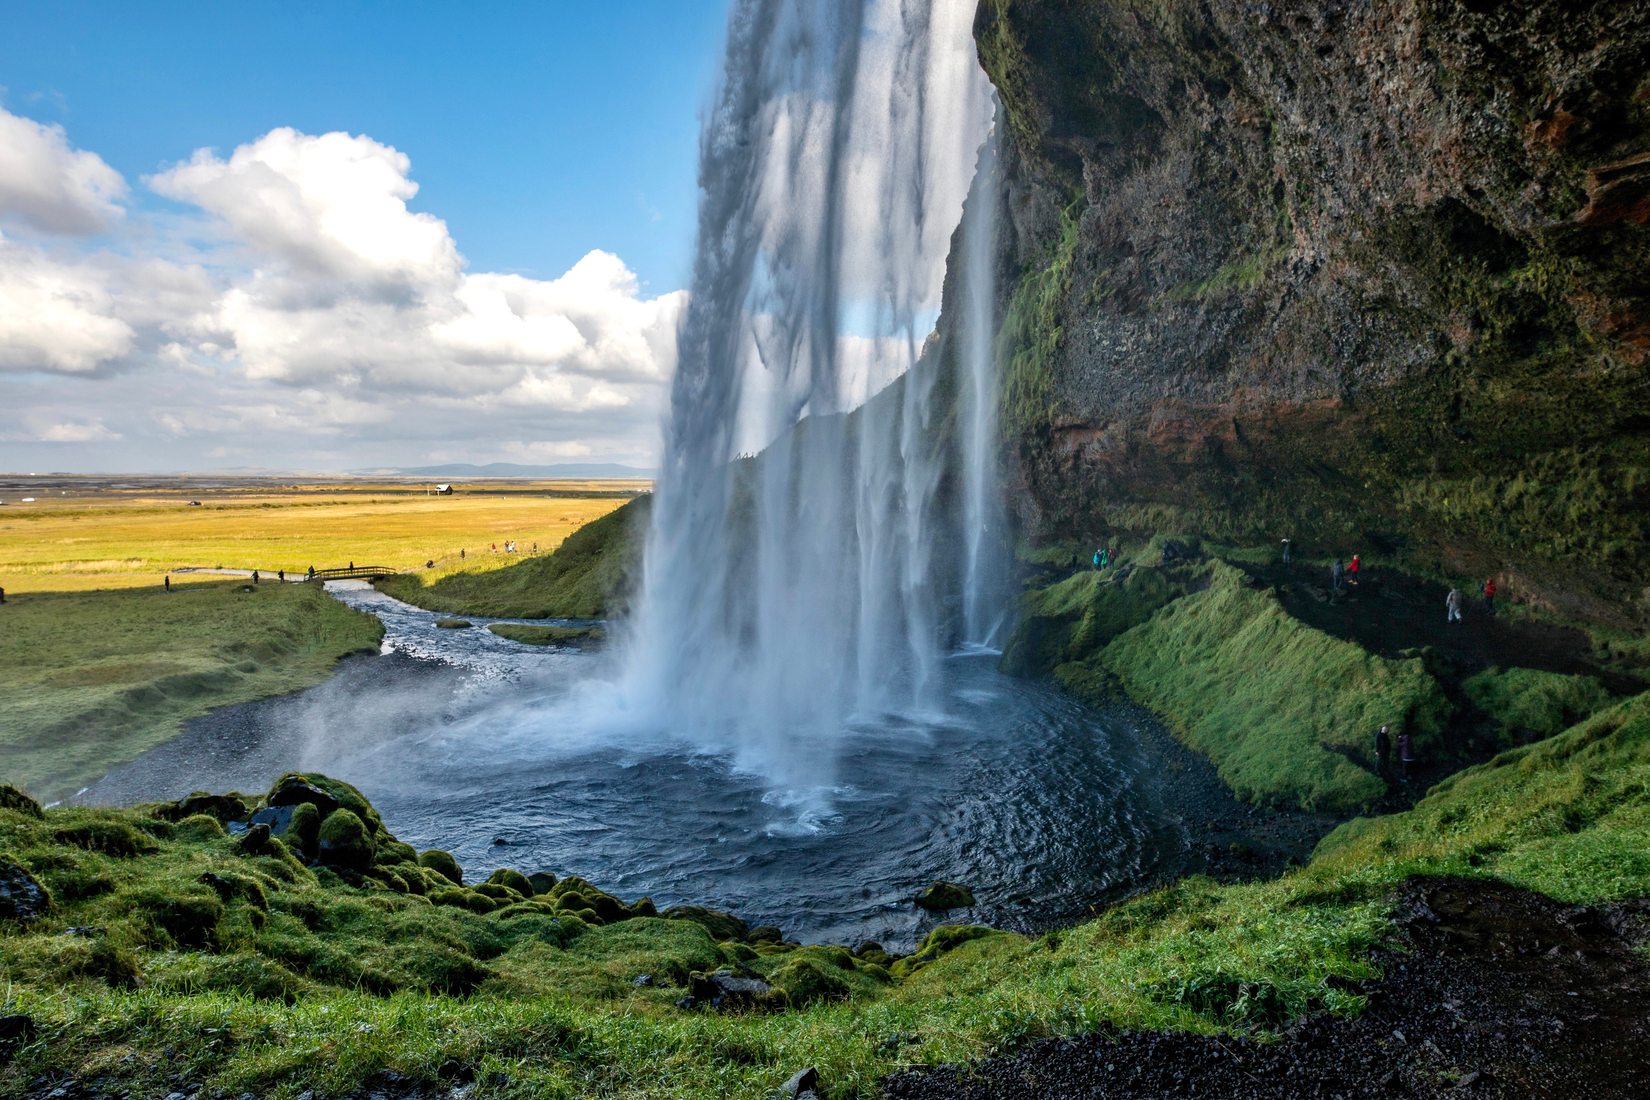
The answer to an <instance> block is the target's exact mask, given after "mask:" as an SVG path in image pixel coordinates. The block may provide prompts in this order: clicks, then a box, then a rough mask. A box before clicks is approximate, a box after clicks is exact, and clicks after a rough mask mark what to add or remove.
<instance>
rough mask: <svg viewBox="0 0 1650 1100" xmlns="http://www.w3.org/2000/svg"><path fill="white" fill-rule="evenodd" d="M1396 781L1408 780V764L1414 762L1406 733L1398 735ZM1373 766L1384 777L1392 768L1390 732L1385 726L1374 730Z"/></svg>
mask: <svg viewBox="0 0 1650 1100" xmlns="http://www.w3.org/2000/svg"><path fill="white" fill-rule="evenodd" d="M1397 763H1398V782H1400V783H1408V782H1409V766H1410V765H1411V764H1413V763H1415V748H1414V746H1413V745H1412V744H1411V743H1410V739H1409V734H1408V733H1400V734H1399V735H1398V760H1397ZM1375 767H1376V769H1377V774H1379V775H1380V776H1381V778H1382V779H1385V778H1386V777H1387V776H1388V775H1389V774H1390V773H1391V768H1392V734H1391V732H1390V730H1389V729H1388V728H1387V727H1386V726H1382V727H1381V728H1380V729H1378V730H1376V731H1375Z"/></svg>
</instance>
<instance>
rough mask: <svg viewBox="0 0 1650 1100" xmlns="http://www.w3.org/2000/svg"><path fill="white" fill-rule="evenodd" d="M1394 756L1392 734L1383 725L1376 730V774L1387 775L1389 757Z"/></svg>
mask: <svg viewBox="0 0 1650 1100" xmlns="http://www.w3.org/2000/svg"><path fill="white" fill-rule="evenodd" d="M1391 756H1392V736H1391V735H1390V734H1389V733H1387V728H1386V727H1385V726H1382V727H1381V728H1380V729H1378V730H1376V731H1375V774H1377V775H1379V776H1381V777H1383V778H1384V777H1385V776H1386V773H1387V768H1388V767H1390V764H1389V763H1388V758H1389V757H1391Z"/></svg>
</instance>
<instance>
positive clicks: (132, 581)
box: [0, 479, 641, 597]
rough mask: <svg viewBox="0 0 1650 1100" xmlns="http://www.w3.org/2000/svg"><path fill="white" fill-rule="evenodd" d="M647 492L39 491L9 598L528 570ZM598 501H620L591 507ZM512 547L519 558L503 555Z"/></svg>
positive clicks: (550, 485) (16, 534)
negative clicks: (209, 577)
mask: <svg viewBox="0 0 1650 1100" xmlns="http://www.w3.org/2000/svg"><path fill="white" fill-rule="evenodd" d="M640 487H641V486H639V485H638V483H636V482H565V481H562V482H526V481H501V482H488V483H483V484H479V485H473V486H472V485H462V484H461V485H459V486H457V487H456V491H455V492H454V494H453V495H451V496H430V495H427V493H426V490H425V487H424V486H423V485H422V484H416V485H409V484H405V483H393V482H355V481H340V482H324V483H314V484H275V483H272V482H270V481H267V480H250V479H249V480H247V481H243V482H237V483H233V484H230V485H227V486H217V487H213V488H210V489H204V488H196V489H191V488H188V487H187V486H182V485H180V486H176V487H172V486H166V485H163V484H158V483H157V484H151V485H148V486H146V487H145V488H144V489H140V490H120V489H111V488H109V487H107V485H105V484H103V483H100V482H99V481H97V480H96V479H71V480H69V481H67V482H64V483H63V485H62V487H61V488H60V489H54V492H53V493H52V495H47V494H46V493H45V492H44V491H40V492H39V493H38V495H39V499H38V500H37V501H36V502H34V503H29V504H22V503H17V502H15V501H14V502H12V503H8V504H6V505H5V507H3V508H0V587H3V588H4V589H5V590H6V593H7V595H8V597H9V596H11V595H17V594H24V593H30V592H78V591H86V590H90V589H109V588H132V587H142V586H148V585H158V584H159V583H160V580H161V577H162V576H163V575H164V574H166V573H168V572H171V571H173V570H177V569H181V568H187V567H206V568H213V567H222V568H226V569H259V570H262V571H264V572H266V573H270V574H273V573H274V572H275V571H276V570H278V569H285V570H286V571H287V572H288V573H300V574H301V573H303V572H304V571H305V570H306V569H307V568H308V567H309V566H311V565H314V566H315V567H316V568H317V569H327V568H333V567H337V566H344V565H348V564H349V563H350V562H355V563H357V564H360V565H367V564H371V565H383V566H388V567H390V568H392V569H397V570H402V571H407V572H414V571H416V572H420V573H423V574H424V575H425V577H426V578H427V579H431V580H433V579H435V578H438V577H440V576H442V575H445V574H446V573H449V572H454V571H456V570H458V569H460V568H463V569H469V570H476V569H490V568H497V567H499V566H503V565H508V564H510V563H511V562H515V561H520V560H521V559H522V557H523V556H526V555H529V554H531V553H533V547H534V545H535V544H536V545H537V550H538V553H541V554H547V553H549V552H550V551H551V550H553V549H554V548H555V547H556V546H557V545H559V544H560V542H561V540H562V539H564V538H566V537H567V536H568V535H569V534H571V533H572V532H573V531H576V530H577V529H578V528H580V527H582V526H583V525H584V524H586V523H588V522H590V521H591V520H593V519H597V518H599V517H601V516H604V515H606V514H607V513H609V512H611V511H612V510H613V509H615V508H617V507H618V506H619V505H620V504H622V503H624V497H623V496H621V495H618V494H621V493H626V492H634V491H635V490H636V489H637V488H640ZM590 493H605V494H613V495H599V496H589V495H581V494H590ZM190 500H199V501H200V504H199V505H191V504H190V503H189V501H190ZM510 540H514V541H515V542H516V544H517V550H518V553H516V554H513V555H512V554H506V553H505V552H504V545H505V543H506V542H507V541H510ZM494 545H496V546H497V547H498V549H497V551H496V552H495V551H494V550H492V547H493V546H494ZM461 550H462V551H463V552H464V554H463V557H462V558H461V557H460V551H461ZM432 561H433V562H434V563H435V564H434V567H433V568H430V569H428V570H426V568H425V563H426V562H432ZM181 580H183V578H180V577H176V576H174V578H173V583H179V582H180V581H181Z"/></svg>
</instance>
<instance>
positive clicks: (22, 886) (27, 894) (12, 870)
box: [0, 860, 52, 924]
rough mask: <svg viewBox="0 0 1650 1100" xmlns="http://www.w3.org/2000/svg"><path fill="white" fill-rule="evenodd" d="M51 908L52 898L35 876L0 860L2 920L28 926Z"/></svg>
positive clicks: (0, 909)
mask: <svg viewBox="0 0 1650 1100" xmlns="http://www.w3.org/2000/svg"><path fill="white" fill-rule="evenodd" d="M51 907H52V896H51V895H50V894H48V893H47V892H46V888H45V887H44V886H42V885H40V883H38V882H36V881H35V879H34V876H33V875H31V874H29V873H28V872H27V871H25V870H24V869H23V868H22V867H19V866H18V865H17V864H15V863H12V862H10V861H9V860H0V920H13V921H16V922H17V923H18V924H28V923H29V922H30V921H33V920H35V919H37V918H38V917H39V916H40V915H41V914H43V913H46V912H48V911H50V909H51Z"/></svg>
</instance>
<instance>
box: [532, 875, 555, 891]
mask: <svg viewBox="0 0 1650 1100" xmlns="http://www.w3.org/2000/svg"><path fill="white" fill-rule="evenodd" d="M527 882H528V885H530V886H532V888H533V893H534V894H548V893H549V892H550V891H551V890H554V889H555V888H556V876H555V875H552V874H551V873H550V872H548V871H534V872H533V873H532V874H530V875H528V876H527Z"/></svg>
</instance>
